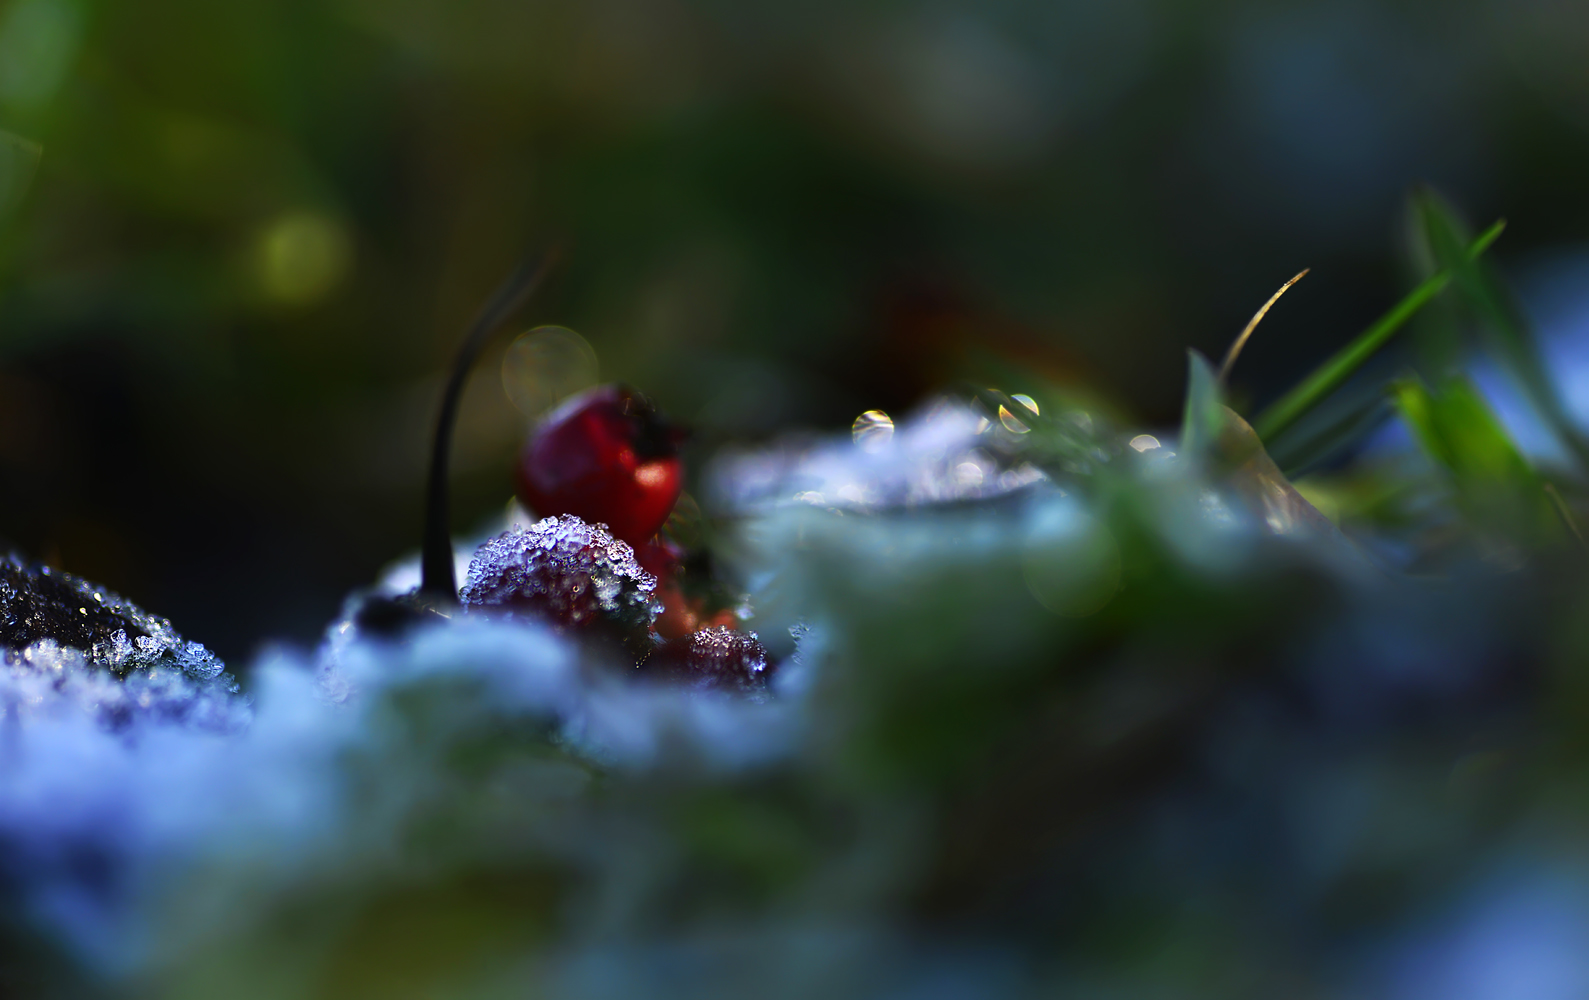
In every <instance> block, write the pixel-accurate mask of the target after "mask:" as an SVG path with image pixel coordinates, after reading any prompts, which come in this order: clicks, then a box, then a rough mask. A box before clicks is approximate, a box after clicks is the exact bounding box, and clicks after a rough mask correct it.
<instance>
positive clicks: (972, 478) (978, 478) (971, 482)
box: [955, 462, 982, 486]
mask: <svg viewBox="0 0 1589 1000" xmlns="http://www.w3.org/2000/svg"><path fill="white" fill-rule="evenodd" d="M955 482H957V483H959V484H960V485H962V486H981V485H982V466H980V465H978V464H977V463H975V462H961V463H960V464H959V465H957V466H955Z"/></svg>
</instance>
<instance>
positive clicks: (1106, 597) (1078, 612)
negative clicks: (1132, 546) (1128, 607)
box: [1021, 504, 1120, 618]
mask: <svg viewBox="0 0 1589 1000" xmlns="http://www.w3.org/2000/svg"><path fill="white" fill-rule="evenodd" d="M1021 575H1022V578H1023V579H1024V580H1025V581H1026V589H1027V590H1029V591H1030V592H1031V594H1032V596H1033V597H1034V598H1036V599H1037V603H1039V604H1041V605H1042V606H1043V607H1045V608H1047V609H1048V610H1049V611H1051V612H1053V613H1054V614H1056V615H1060V616H1061V617H1065V618H1083V617H1086V616H1087V615H1090V614H1093V613H1095V612H1097V611H1099V610H1100V609H1102V608H1103V607H1104V605H1106V604H1108V603H1109V602H1110V600H1112V599H1113V598H1114V595H1115V592H1116V591H1117V590H1119V589H1120V547H1119V546H1118V545H1117V544H1116V543H1115V539H1114V535H1113V533H1111V532H1110V530H1109V528H1108V526H1107V525H1105V524H1104V523H1103V522H1101V521H1099V520H1098V519H1096V518H1094V517H1093V516H1091V515H1090V514H1088V513H1087V512H1086V511H1085V510H1084V509H1082V508H1081V507H1080V506H1072V505H1069V504H1064V505H1056V506H1052V507H1049V508H1048V509H1046V510H1044V511H1042V512H1041V513H1040V514H1039V515H1038V516H1037V519H1036V521H1035V522H1034V523H1033V525H1032V527H1031V529H1030V530H1029V531H1028V533H1027V537H1026V544H1025V548H1024V550H1023V552H1022V558H1021Z"/></svg>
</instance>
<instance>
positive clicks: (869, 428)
mask: <svg viewBox="0 0 1589 1000" xmlns="http://www.w3.org/2000/svg"><path fill="white" fill-rule="evenodd" d="M850 433H851V434H853V435H854V436H855V443H856V444H857V445H859V446H860V448H861V450H862V451H870V452H877V451H881V450H883V449H884V448H886V447H887V446H888V443H889V441H890V440H892V439H893V437H894V418H893V417H890V416H889V415H888V414H886V413H884V412H883V411H882V410H867V411H866V412H865V413H863V414H861V415H860V416H858V417H856V418H855V422H854V423H853V424H851V425H850Z"/></svg>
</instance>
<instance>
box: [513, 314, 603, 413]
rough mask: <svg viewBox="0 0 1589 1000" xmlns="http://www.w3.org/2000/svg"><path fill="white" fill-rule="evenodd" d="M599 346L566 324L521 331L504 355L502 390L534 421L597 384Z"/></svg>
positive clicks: (521, 411)
mask: <svg viewBox="0 0 1589 1000" xmlns="http://www.w3.org/2000/svg"><path fill="white" fill-rule="evenodd" d="M599 370H600V365H599V364H598V362H597V360H596V349H595V348H593V347H591V346H590V343H589V342H588V341H587V340H585V338H584V337H581V336H580V335H579V334H577V333H575V332H574V331H573V330H570V329H569V328H568V327H566V326H538V327H536V328H535V329H533V330H530V331H528V332H527V333H522V334H520V335H519V336H518V337H517V338H516V339H515V340H514V341H513V343H512V344H510V345H508V350H507V353H506V354H504V355H503V356H502V391H503V392H505V393H507V394H508V399H509V400H511V401H512V403H513V406H514V408H515V409H517V410H518V411H519V412H520V413H522V414H524V415H525V416H526V417H529V418H530V419H531V420H536V419H539V418H540V416H541V415H542V414H544V413H545V412H546V411H547V410H549V409H551V408H552V407H553V406H555V405H556V404H557V403H558V402H559V401H561V400H563V399H566V398H567V397H569V396H572V395H573V394H574V393H576V392H579V391H580V390H581V389H587V388H589V387H590V386H593V385H595V384H596V378H597V374H598V372H599Z"/></svg>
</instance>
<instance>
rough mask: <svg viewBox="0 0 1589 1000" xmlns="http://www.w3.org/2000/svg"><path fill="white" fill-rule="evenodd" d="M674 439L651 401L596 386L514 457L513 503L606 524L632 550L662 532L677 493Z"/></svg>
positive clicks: (551, 420) (548, 420) (566, 405)
mask: <svg viewBox="0 0 1589 1000" xmlns="http://www.w3.org/2000/svg"><path fill="white" fill-rule="evenodd" d="M678 440H679V435H678V433H677V432H676V431H675V430H674V429H673V428H671V427H669V426H668V424H667V422H666V421H665V420H664V419H663V418H662V415H661V414H660V413H658V412H657V409H656V407H655V406H653V405H652V403H651V401H650V400H648V399H646V398H645V397H644V396H642V395H640V394H639V393H637V392H635V391H634V390H632V389H628V388H626V387H624V386H618V385H604V386H598V387H597V388H595V389H591V390H589V391H587V392H583V393H581V394H579V395H578V396H575V397H573V398H572V399H570V400H568V401H567V402H566V403H564V404H563V405H562V406H560V407H558V408H557V409H556V410H555V411H553V412H552V414H551V415H550V416H548V417H547V418H546V420H545V421H543V422H542V423H541V425H540V426H539V427H537V428H536V429H535V431H534V433H533V434H531V435H530V440H529V441H528V442H527V443H526V444H525V446H524V451H523V453H522V454H521V455H520V457H519V467H518V494H519V499H520V500H522V501H523V502H524V505H525V506H527V507H529V508H530V509H531V510H533V511H534V512H535V513H536V514H537V515H538V516H541V517H546V516H548V515H552V514H572V515H574V516H575V517H578V518H581V519H582V520H584V521H587V522H589V523H592V524H596V523H601V524H605V525H607V527H608V528H609V529H611V531H612V533H613V535H614V536H615V537H617V538H621V539H623V540H624V541H626V542H628V543H629V544H630V545H632V546H634V547H635V548H637V549H638V548H640V547H641V546H643V545H644V544H645V543H646V542H647V541H649V540H650V538H651V536H653V535H655V534H656V533H657V531H659V530H660V529H661V528H662V523H663V522H664V521H666V520H667V519H668V515H669V514H670V513H672V511H673V504H674V503H675V502H676V501H677V500H678V498H679V491H680V490H681V489H682V488H683V485H684V483H683V467H682V464H681V463H680V461H679V456H678Z"/></svg>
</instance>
